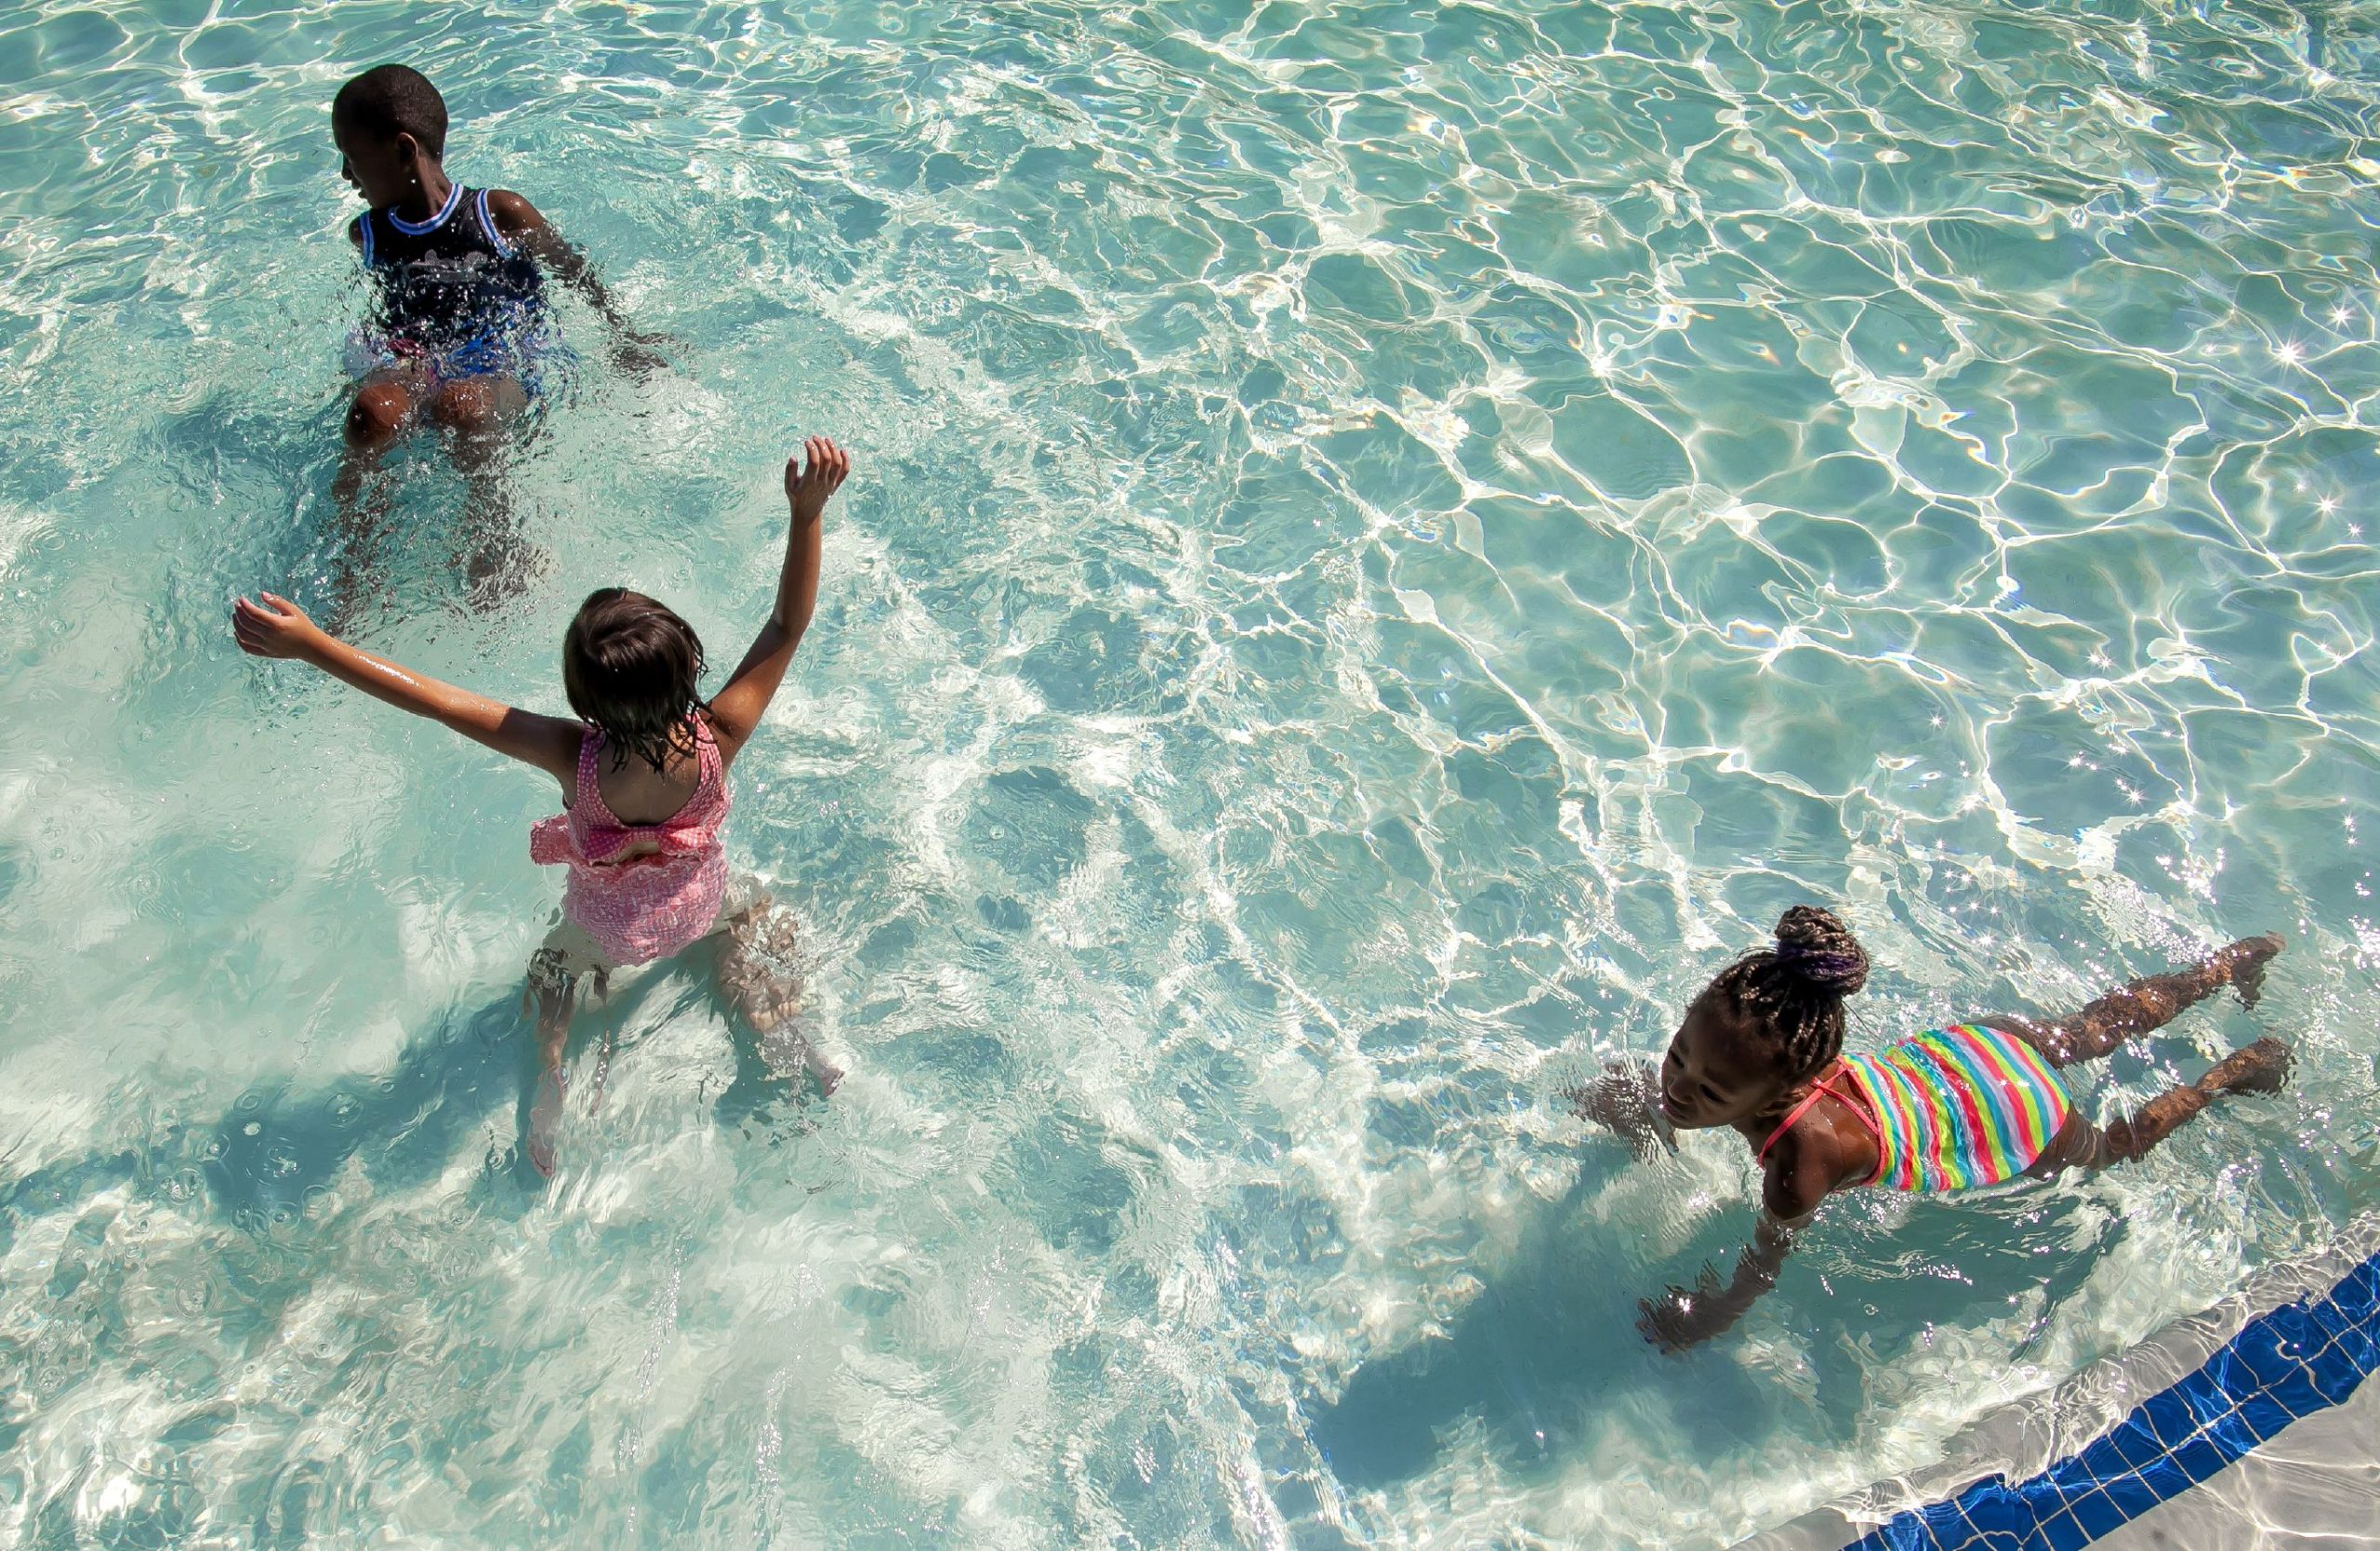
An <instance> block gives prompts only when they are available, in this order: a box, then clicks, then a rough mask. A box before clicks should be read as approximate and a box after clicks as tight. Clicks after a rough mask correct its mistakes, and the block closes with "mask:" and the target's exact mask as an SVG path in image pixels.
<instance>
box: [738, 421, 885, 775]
mask: <svg viewBox="0 0 2380 1551" xmlns="http://www.w3.org/2000/svg"><path fill="white" fill-rule="evenodd" d="M802 450H803V452H804V454H805V455H806V456H807V457H808V461H807V462H806V463H805V462H804V461H802V459H800V458H793V457H788V458H787V459H786V460H785V494H786V503H787V506H788V507H789V508H790V509H791V510H790V512H789V517H788V521H789V527H790V531H789V532H788V533H787V535H786V545H785V568H784V570H782V571H780V572H779V573H778V575H777V600H776V606H775V607H774V608H772V609H770V611H769V622H768V623H767V624H765V625H763V626H761V627H760V636H759V638H758V639H757V640H755V641H754V642H753V643H752V649H751V650H750V651H748V652H747V653H745V654H744V660H743V661H742V662H740V663H737V664H736V665H735V671H734V673H731V674H730V675H728V679H727V687H725V688H724V689H721V691H720V692H719V693H718V694H717V695H716V696H712V697H711V702H710V713H711V729H712V735H713V736H715V737H717V738H718V740H719V757H720V759H721V761H722V762H726V761H733V760H734V758H735V756H736V753H737V752H738V751H739V750H740V749H743V747H744V744H745V740H747V738H749V737H750V736H752V731H753V729H754V728H756V727H758V726H759V725H760V716H761V713H762V712H764V711H766V710H767V709H769V702H770V701H771V700H772V699H774V697H775V696H776V693H777V685H778V684H780V683H784V682H785V670H786V668H787V665H789V664H790V663H791V662H792V661H793V649H794V648H795V647H797V646H799V645H800V644H801V632H802V631H804V630H808V629H809V628H810V616H811V614H812V612H813V610H815V609H816V608H817V606H818V564H819V555H820V551H821V550H822V549H823V548H824V535H823V533H822V530H823V529H824V528H825V526H826V523H825V516H826V498H827V497H829V496H832V495H833V494H834V493H835V492H836V490H837V489H838V488H840V486H841V484H842V483H843V479H844V476H845V475H847V474H849V473H850V472H851V471H852V458H851V454H849V453H847V452H845V451H843V449H842V448H840V447H839V446H837V445H835V444H834V443H832V442H830V441H828V440H827V439H826V437H824V436H813V437H812V438H810V440H809V441H807V442H806V443H804V444H802Z"/></svg>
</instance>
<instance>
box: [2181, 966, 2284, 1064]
mask: <svg viewBox="0 0 2380 1551" xmlns="http://www.w3.org/2000/svg"><path fill="white" fill-rule="evenodd" d="M2266 957H2268V958H2269V957H2271V955H2269V954H2268V955H2266ZM2290 1061H2291V1056H2290V1054H2289V1047H2288V1046H2287V1045H2285V1044H2282V1043H2281V1041H2279V1040H2275V1039H2271V1038H2269V1037H2268V1038H2266V1039H2262V1040H2258V1041H2256V1042H2255V1043H2254V1044H2252V1045H2249V1046H2247V1047H2245V1048H2244V1049H2241V1050H2235V1051H2233V1052H2232V1053H2231V1054H2228V1055H2227V1056H2225V1057H2224V1058H2223V1059H2222V1060H2220V1061H2217V1062H2216V1063H2215V1067H2214V1068H2213V1069H2212V1070H2210V1071H2209V1072H2208V1073H2207V1074H2206V1075H2205V1076H2204V1077H2202V1078H2200V1079H2199V1080H2198V1085H2199V1086H2200V1087H2202V1088H2203V1089H2205V1090H2206V1091H2207V1092H2208V1093H2210V1094H2277V1093H2279V1092H2281V1085H2282V1084H2283V1083H2285V1082H2287V1081H2288V1080H2289V1066H2290Z"/></svg>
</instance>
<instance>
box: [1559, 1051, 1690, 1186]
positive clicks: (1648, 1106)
mask: <svg viewBox="0 0 2380 1551" xmlns="http://www.w3.org/2000/svg"><path fill="white" fill-rule="evenodd" d="M1660 1070H1661V1069H1660V1067H1659V1065H1658V1064H1657V1063H1655V1062H1652V1061H1649V1060H1646V1058H1645V1057H1643V1056H1641V1055H1619V1056H1614V1057H1612V1058H1611V1059H1610V1060H1609V1061H1607V1062H1606V1063H1605V1064H1604V1068H1603V1071H1602V1073H1601V1074H1600V1075H1598V1076H1597V1077H1596V1078H1595V1079H1594V1080H1593V1081H1592V1082H1587V1083H1583V1084H1581V1085H1580V1086H1579V1087H1576V1088H1570V1089H1566V1090H1565V1091H1564V1092H1563V1094H1562V1096H1563V1097H1564V1098H1566V1099H1567V1100H1569V1102H1570V1113H1572V1114H1574V1115H1576V1116H1578V1117H1579V1119H1580V1120H1587V1121H1590V1122H1592V1123H1593V1124H1595V1125H1599V1126H1602V1127H1603V1128H1604V1129H1605V1130H1607V1131H1609V1132H1611V1133H1613V1134H1615V1135H1617V1136H1618V1137H1620V1140H1621V1141H1624V1142H1626V1143H1627V1144H1628V1148H1629V1150H1630V1151H1631V1152H1633V1153H1634V1154H1635V1155H1636V1161H1637V1162H1639V1163H1649V1162H1651V1161H1652V1160H1653V1157H1654V1154H1655V1152H1656V1151H1657V1150H1658V1149H1659V1148H1661V1147H1667V1148H1669V1150H1670V1151H1671V1152H1673V1153H1674V1152H1676V1151H1677V1129H1676V1128H1675V1127H1674V1126H1673V1125H1671V1124H1670V1122H1669V1120H1667V1119H1666V1118H1664V1117H1663V1116H1662V1114H1661V1103H1660V1099H1661V1078H1660Z"/></svg>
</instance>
